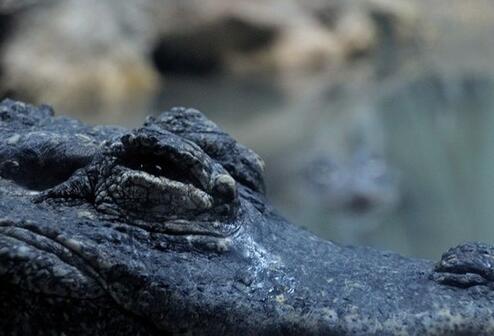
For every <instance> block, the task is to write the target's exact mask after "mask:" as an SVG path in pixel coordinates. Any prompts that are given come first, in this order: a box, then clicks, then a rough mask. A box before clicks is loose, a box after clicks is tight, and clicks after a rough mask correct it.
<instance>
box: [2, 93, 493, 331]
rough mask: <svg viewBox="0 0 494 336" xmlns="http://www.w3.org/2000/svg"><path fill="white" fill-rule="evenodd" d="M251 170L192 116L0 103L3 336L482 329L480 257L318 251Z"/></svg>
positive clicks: (486, 312) (253, 160)
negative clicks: (127, 119)
mask: <svg viewBox="0 0 494 336" xmlns="http://www.w3.org/2000/svg"><path fill="white" fill-rule="evenodd" d="M262 169H263V164H262V160H261V159H260V158H259V157H258V156H257V155H256V154H255V153H254V152H252V151H251V150H249V149H247V148H245V147H244V146H242V145H239V144H238V143H237V142H235V140H234V139H233V138H231V137H230V136H229V135H228V134H226V133H224V132H223V131H221V130H220V129H219V128H218V126H216V125H215V124H213V123H212V122H211V121H209V120H207V119H206V118H205V117H204V116H203V115H202V114H201V113H200V112H198V111H195V110H192V109H182V108H179V109H173V110H171V111H167V112H164V113H162V114H161V115H160V116H159V117H158V118H149V119H148V120H147V121H146V122H145V124H144V126H143V127H142V128H140V129H136V130H133V131H128V130H126V129H123V128H119V127H109V126H96V127H92V126H89V125H86V124H84V123H81V122H79V121H76V120H73V119H70V118H64V117H54V116H53V112H52V110H51V109H50V108H49V107H46V106H40V107H34V106H30V105H27V104H23V103H20V102H14V101H10V100H5V101H3V102H2V103H1V104H0V177H1V178H0V316H1V318H0V330H1V331H2V333H3V334H8V335H10V334H13V335H16V334H17V335H30V334H31V335H53V334H56V335H58V334H62V333H63V334H66V335H77V334H86V335H115V334H118V335H120V334H121V335H167V334H173V335H180V334H189V335H190V334H193V335H223V334H225V335H237V334H238V335H308V334H310V335H451V334H457V335H492V334H493V333H494V266H493V265H494V248H493V247H491V246H488V245H485V244H481V243H466V244H463V245H460V246H458V247H456V248H453V249H451V250H450V251H448V252H447V253H445V255H444V256H443V258H442V260H441V261H440V262H439V263H437V264H434V263H433V262H430V261H427V260H419V259H412V258H405V257H402V256H399V255H397V254H395V253H392V252H386V251H378V250H374V249H370V248H364V247H346V246H340V245H337V244H334V243H332V242H329V241H323V240H321V239H319V238H318V237H316V236H314V235H312V234H310V233H309V232H306V231H304V230H303V229H301V228H298V227H296V226H293V225H291V224H289V223H288V222H287V221H286V220H285V219H283V218H282V217H280V216H279V215H278V214H277V213H276V211H275V210H274V209H273V208H272V207H271V206H270V205H269V203H268V202H267V200H266V199H265V196H264V184H263V180H262ZM287 183H289V181H287Z"/></svg>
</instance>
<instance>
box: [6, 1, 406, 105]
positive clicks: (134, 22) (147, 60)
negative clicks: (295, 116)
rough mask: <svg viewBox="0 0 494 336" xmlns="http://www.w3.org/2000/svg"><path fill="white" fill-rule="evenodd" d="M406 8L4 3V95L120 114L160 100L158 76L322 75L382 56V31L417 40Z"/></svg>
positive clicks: (272, 3)
mask: <svg viewBox="0 0 494 336" xmlns="http://www.w3.org/2000/svg"><path fill="white" fill-rule="evenodd" d="M401 3H403V4H405V5H404V6H400V5H399V4H401ZM407 4H408V3H407V2H405V0H400V1H399V2H398V4H396V3H395V1H394V2H392V3H391V2H389V3H388V2H386V1H382V0H381V1H376V0H354V1H342V0H325V1H320V0H311V1H297V0H292V1H285V0H270V1H254V2H253V1H244V0H237V1H225V0H207V1H187V2H184V1H176V0H174V1H165V2H162V1H157V0H141V1H133V2H122V1H116V0H106V1H96V0H90V1H83V2H81V1H76V0H70V1H57V0H52V1H49V2H38V1H21V2H10V1H7V2H5V3H3V4H2V5H1V6H0V13H4V14H5V15H8V16H9V17H12V18H14V21H15V22H13V23H12V24H11V26H12V30H11V33H10V34H9V35H8V36H6V37H4V43H5V47H4V48H3V51H2V52H1V53H0V66H1V67H2V69H3V71H4V75H3V76H4V80H3V82H4V83H6V84H4V87H1V88H0V90H3V91H4V92H5V91H13V92H15V93H17V94H18V96H19V97H23V98H24V99H28V100H30V101H35V102H43V101H50V102H52V103H53V104H54V105H55V106H56V107H58V108H61V109H65V108H66V102H69V101H70V102H72V103H71V104H72V105H81V107H82V108H85V109H87V110H91V108H93V109H94V106H98V107H99V108H101V110H108V109H109V108H110V107H112V108H113V109H116V110H123V108H124V107H125V106H127V105H129V104H130V103H131V102H135V101H137V100H138V98H142V99H144V97H146V96H148V95H150V94H152V93H153V92H154V89H156V87H158V85H159V78H158V72H161V73H163V74H164V76H165V79H166V76H167V75H168V74H175V73H180V74H196V75H197V74H199V75H200V74H204V73H212V72H227V73H232V72H233V73H242V74H245V73H248V74H252V73H255V74H261V73H265V72H266V71H270V72H272V73H292V72H307V71H318V70H321V69H325V68H328V67H332V66H334V65H341V64H342V63H345V62H347V61H348V60H351V59H352V58H353V57H354V56H357V55H363V54H369V53H371V52H372V51H373V50H375V49H376V48H379V44H380V43H381V42H382V41H383V40H386V39H388V38H389V36H385V35H386V34H388V32H384V31H383V30H382V29H381V28H382V27H381V26H382V25H383V24H387V25H388V26H391V30H392V31H393V32H396V34H395V33H393V36H394V37H393V38H397V39H399V40H403V39H404V38H403V37H405V36H406V34H408V35H415V29H416V9H415V8H414V7H413V6H407ZM387 29H388V30H389V27H388V28H387ZM388 35H389V34H388ZM34 64H35V65H36V66H33V65H34ZM88 69H91V71H88ZM74 101H76V102H77V103H78V104H76V103H74Z"/></svg>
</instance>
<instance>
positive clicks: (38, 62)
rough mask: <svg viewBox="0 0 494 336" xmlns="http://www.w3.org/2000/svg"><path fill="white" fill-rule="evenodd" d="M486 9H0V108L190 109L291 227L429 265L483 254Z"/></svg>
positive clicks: (336, 1)
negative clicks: (259, 166)
mask: <svg viewBox="0 0 494 336" xmlns="http://www.w3.org/2000/svg"><path fill="white" fill-rule="evenodd" d="M493 8H494V0H468V1H465V0H161V1H159V0H135V1H119V0H86V1H80V0H63V1H62V0H44V1H41V0H10V1H9V0H0V97H2V98H4V97H10V98H16V99H22V100H24V101H28V102H31V103H36V104H38V103H48V104H50V105H53V106H54V107H55V110H56V112H57V113H58V114H68V115H71V116H75V117H77V118H80V119H82V120H84V121H87V122H90V123H94V124H96V123H98V124H99V123H103V124H120V125H124V126H127V127H137V126H139V125H140V124H141V123H142V121H143V119H144V117H145V116H146V115H156V114H158V113H159V112H160V111H163V110H166V109H168V108H170V107H172V106H177V105H179V106H190V107H195V108H198V109H200V110H201V111H203V112H204V113H205V114H206V115H207V116H208V117H209V118H210V119H212V120H213V121H215V122H216V123H217V124H219V125H221V126H222V127H223V128H224V129H226V130H227V131H228V132H229V133H231V134H232V135H233V136H234V137H236V138H237V139H238V140H239V141H240V142H242V143H244V144H246V145H247V146H249V147H251V148H253V149H254V150H255V151H256V152H258V153H259V154H260V155H261V156H262V157H263V158H264V159H265V161H266V182H267V189H268V194H269V197H270V199H271V200H272V202H273V203H274V204H275V206H276V207H277V208H278V209H280V211H281V212H282V213H283V214H284V215H285V216H286V217H288V218H289V219H290V220H291V221H292V222H295V223H297V224H298V225H302V226H304V227H306V228H308V229H309V230H311V231H313V232H315V233H317V234H318V235H320V236H321V237H324V238H327V239H331V240H334V241H337V242H340V243H343V244H358V245H370V246H375V247H379V248H384V249H391V250H394V251H398V252H400V253H402V254H405V255H413V256H418V257H428V258H434V259H438V258H439V256H440V254H441V253H442V252H443V251H445V250H446V249H447V248H448V247H451V246H453V245H455V244H457V243H459V242H462V241H466V240H483V241H487V242H491V243H494V225H493V221H494V197H493V196H494V132H493V130H494V75H493V74H494V72H493V70H494V65H493V64H492V63H493V62H492V60H493V59H494V11H493V10H492V9H493Z"/></svg>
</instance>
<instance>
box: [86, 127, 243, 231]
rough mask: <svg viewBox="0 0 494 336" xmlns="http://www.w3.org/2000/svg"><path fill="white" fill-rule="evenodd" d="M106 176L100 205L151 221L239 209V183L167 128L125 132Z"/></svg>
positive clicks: (97, 193)
mask: <svg viewBox="0 0 494 336" xmlns="http://www.w3.org/2000/svg"><path fill="white" fill-rule="evenodd" d="M113 155H114V159H113V161H112V163H111V168H109V169H108V172H107V174H106V176H103V177H101V182H100V183H99V184H98V185H97V186H96V188H95V205H96V208H97V209H98V210H99V211H101V212H104V213H108V214H116V215H120V216H125V217H133V218H138V219H139V220H144V221H147V222H163V221H167V220H173V219H192V218H197V217H201V218H203V219H204V218H207V217H208V214H209V215H211V214H213V213H214V214H215V216H216V218H217V215H218V214H225V215H227V214H229V213H231V211H233V210H234V209H235V200H236V183H235V181H234V179H233V178H232V177H231V176H230V175H229V174H228V173H227V172H226V171H225V170H224V169H223V167H222V166H221V165H219V164H218V163H216V162H214V161H213V160H212V159H211V158H209V157H208V156H207V155H206V154H205V153H204V152H203V151H202V150H201V149H200V148H199V147H198V146H197V145H194V144H193V143H190V142H188V141H184V140H183V139H181V138H179V137H178V136H176V135H173V134H171V133H167V132H164V131H152V130H149V129H141V130H138V131H136V132H135V133H132V134H129V135H126V136H124V137H122V139H121V144H120V145H119V146H116V147H115V148H114V153H113Z"/></svg>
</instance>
